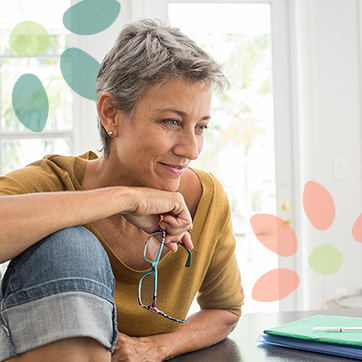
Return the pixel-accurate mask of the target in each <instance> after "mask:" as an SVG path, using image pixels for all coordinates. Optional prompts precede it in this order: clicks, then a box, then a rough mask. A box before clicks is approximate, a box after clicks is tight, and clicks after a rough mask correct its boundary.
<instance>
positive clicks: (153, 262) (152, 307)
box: [138, 230, 191, 323]
mask: <svg viewBox="0 0 362 362" xmlns="http://www.w3.org/2000/svg"><path fill="white" fill-rule="evenodd" d="M159 234H161V235H162V240H161V243H160V248H159V249H158V253H157V256H156V258H155V260H148V259H147V257H146V250H147V246H148V242H149V241H150V239H151V238H152V237H153V236H155V235H159ZM165 238H166V232H165V230H159V231H155V232H154V233H152V234H150V235H149V237H148V238H147V240H146V244H145V247H144V249H143V259H144V260H145V261H147V263H150V264H151V270H149V271H147V272H146V273H144V274H143V275H142V276H141V278H140V280H139V282H138V303H139V304H140V306H141V307H143V308H145V309H147V310H149V311H151V312H154V313H157V314H159V315H161V316H162V317H165V318H167V319H170V320H172V321H174V322H178V323H185V322H186V320H183V319H177V318H173V317H170V316H169V315H167V314H165V313H164V312H162V311H161V310H160V309H158V308H157V307H156V301H157V278H158V271H157V266H158V263H159V262H160V258H161V253H162V249H163V246H164V245H165ZM180 245H181V246H183V247H184V249H185V250H186V251H187V252H188V258H187V261H186V264H185V267H186V268H189V267H190V266H191V250H190V249H189V248H187V247H186V246H185V245H184V244H183V243H180ZM150 274H152V275H153V297H152V303H151V304H150V305H145V304H143V303H142V300H141V290H142V281H143V279H144V278H145V277H146V276H148V275H150Z"/></svg>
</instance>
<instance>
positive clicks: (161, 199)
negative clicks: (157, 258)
mask: <svg viewBox="0 0 362 362" xmlns="http://www.w3.org/2000/svg"><path fill="white" fill-rule="evenodd" d="M115 214H121V215H123V216H124V217H125V218H126V219H127V220H128V221H129V222H131V223H132V224H134V225H136V226H137V227H139V228H141V229H143V230H145V231H146V232H153V231H155V230H156V229H157V228H158V227H159V226H158V224H159V221H160V217H159V215H165V216H164V223H166V224H167V225H166V230H167V233H168V235H167V238H168V239H167V240H166V241H167V242H177V241H179V240H183V241H184V242H185V244H186V246H187V247H189V248H192V243H191V240H190V237H189V235H188V233H187V231H188V230H190V229H191V227H192V220H191V216H190V213H189V211H188V209H187V206H186V204H185V201H184V199H183V197H182V196H181V195H180V194H179V193H177V192H168V191H161V190H156V189H150V188H132V187H122V186H118V187H108V188H102V189H95V190H90V191H64V192H47V193H34V194H26V195H15V196H1V197H0V230H1V233H0V263H1V262H4V261H7V260H9V259H11V258H14V257H15V256H17V255H19V254H20V253H21V252H23V251H24V250H25V249H27V248H29V247H30V246H31V245H33V244H34V243H36V242H38V241H39V240H41V239H42V238H44V237H46V236H48V235H50V234H51V233H53V232H55V231H58V230H60V229H63V228H66V227H70V226H76V225H84V224H87V223H91V222H94V221H96V220H100V219H104V218H107V217H109V216H112V215H115ZM174 247H176V246H174Z"/></svg>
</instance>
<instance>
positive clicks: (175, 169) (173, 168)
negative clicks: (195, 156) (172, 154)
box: [160, 162, 187, 175]
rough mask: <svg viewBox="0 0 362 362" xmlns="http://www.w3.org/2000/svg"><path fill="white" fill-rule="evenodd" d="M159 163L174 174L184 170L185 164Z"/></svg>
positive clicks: (181, 172) (179, 173)
mask: <svg viewBox="0 0 362 362" xmlns="http://www.w3.org/2000/svg"><path fill="white" fill-rule="evenodd" d="M160 164H161V165H162V166H163V167H164V168H165V169H167V170H168V171H170V172H172V173H173V174H175V175H182V174H183V173H184V171H185V170H186V167H187V165H178V164H171V163H163V162H160Z"/></svg>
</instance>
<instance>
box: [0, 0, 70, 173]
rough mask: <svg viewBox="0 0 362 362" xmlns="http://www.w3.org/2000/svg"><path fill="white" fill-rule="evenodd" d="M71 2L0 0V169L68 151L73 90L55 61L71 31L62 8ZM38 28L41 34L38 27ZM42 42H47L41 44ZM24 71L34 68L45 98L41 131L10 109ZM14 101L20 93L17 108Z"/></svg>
mask: <svg viewBox="0 0 362 362" xmlns="http://www.w3.org/2000/svg"><path fill="white" fill-rule="evenodd" d="M70 5H71V4H70V0H57V1H55V2H52V5H51V7H52V9H51V11H39V9H47V8H48V7H49V1H47V0H31V1H28V0H13V1H6V2H5V1H1V2H0V105H1V113H0V173H1V174H5V173H7V172H9V171H11V170H14V169H16V168H19V167H23V166H25V165H26V164H28V163H30V162H33V161H35V160H37V159H39V158H42V157H43V156H44V155H45V154H48V153H61V154H70V153H71V152H72V148H73V130H74V127H73V121H74V120H73V95H72V91H71V89H70V88H69V87H68V85H67V84H66V83H65V81H64V79H63V77H62V74H61V70H60V66H59V62H60V55H61V54H62V52H63V51H64V50H65V49H66V48H68V47H69V45H70V33H69V31H68V30H66V29H65V27H64V25H63V23H62V14H63V13H64V11H65V10H66V9H68V8H69V7H70ZM24 22H27V23H26V24H25V23H24ZM30 22H31V23H30ZM22 24H23V26H22ZM24 24H25V25H24ZM42 28H44V29H45V32H46V33H45V34H44V33H39V29H42ZM47 33H48V34H49V35H47ZM30 34H32V35H30ZM29 36H32V41H31V42H29V41H27V39H29V38H27V37H29ZM14 39H15V40H16V41H15V40H14ZM42 44H45V45H46V46H45V47H44V46H43V48H42ZM37 47H38V49H37ZM24 74H34V75H35V76H36V77H37V78H38V79H39V80H40V82H41V84H42V86H43V87H44V90H45V93H46V96H47V98H48V103H49V113H48V117H47V121H46V124H45V127H44V130H43V131H41V132H34V131H32V130H29V129H27V128H26V127H25V126H24V125H23V124H22V123H21V122H20V121H19V118H18V117H17V115H16V113H15V111H16V106H15V105H14V104H13V101H12V98H13V97H15V96H14V94H15V93H14V86H15V85H16V83H17V81H19V79H21V76H22V75H24ZM15 103H16V101H15ZM24 103H25V102H24ZM13 105H14V106H13ZM19 107H20V108H21V107H22V105H21V99H20V100H18V111H19ZM14 108H15V110H14ZM20 112H21V110H20Z"/></svg>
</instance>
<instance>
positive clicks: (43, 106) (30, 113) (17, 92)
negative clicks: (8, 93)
mask: <svg viewBox="0 0 362 362" xmlns="http://www.w3.org/2000/svg"><path fill="white" fill-rule="evenodd" d="M12 102H13V108H14V111H15V114H16V116H17V117H18V119H19V121H20V122H21V123H22V124H23V125H24V126H25V127H26V128H28V129H30V130H31V131H33V132H41V131H42V130H43V129H44V127H45V124H46V122H47V119H48V114H49V101H48V96H47V93H46V91H45V89H44V87H43V84H42V82H41V81H40V79H39V78H38V77H37V76H36V75H34V74H31V73H27V74H23V75H22V76H21V77H20V78H19V79H18V80H17V81H16V83H15V85H14V88H13V93H12Z"/></svg>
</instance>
